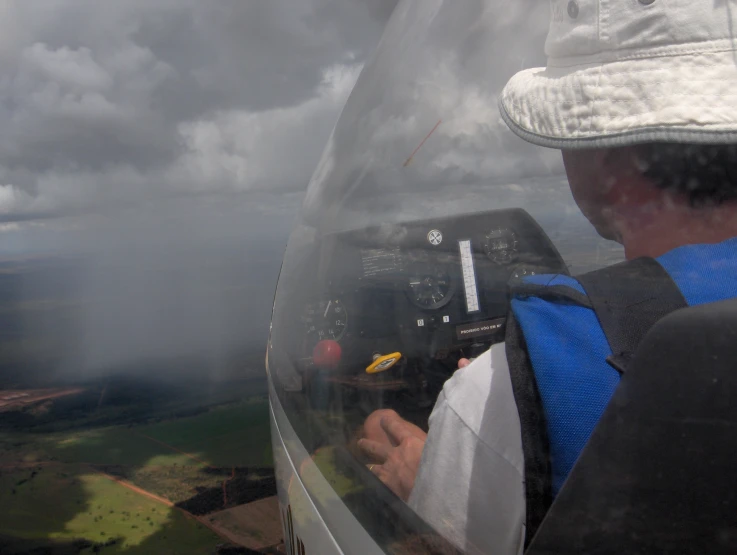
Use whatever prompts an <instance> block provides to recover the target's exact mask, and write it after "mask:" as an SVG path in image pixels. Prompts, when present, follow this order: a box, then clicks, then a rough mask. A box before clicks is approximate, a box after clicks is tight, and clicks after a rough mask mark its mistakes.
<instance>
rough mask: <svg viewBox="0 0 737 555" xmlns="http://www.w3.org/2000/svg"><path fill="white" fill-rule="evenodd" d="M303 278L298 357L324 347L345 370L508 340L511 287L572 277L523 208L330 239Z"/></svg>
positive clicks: (434, 356) (323, 242)
mask: <svg viewBox="0 0 737 555" xmlns="http://www.w3.org/2000/svg"><path fill="white" fill-rule="evenodd" d="M319 251H320V252H318V253H314V255H313V257H312V258H311V260H319V261H320V263H315V264H311V265H310V264H308V265H306V267H305V269H304V273H303V276H302V278H301V283H300V288H301V291H300V292H299V295H298V296H297V297H296V298H299V299H300V300H301V306H299V307H295V308H297V312H298V314H299V317H298V318H296V319H294V321H295V324H296V327H293V328H292V334H291V335H292V336H293V337H294V338H296V339H297V341H296V342H295V349H296V350H297V351H298V352H295V353H293V354H294V355H295V358H300V359H302V360H308V359H309V357H310V356H311V353H312V352H313V349H315V347H316V345H317V344H318V343H320V342H321V341H324V340H331V341H335V342H338V343H339V344H340V346H341V354H342V361H341V371H345V372H360V369H361V368H363V367H365V366H367V365H368V364H370V363H371V361H372V359H375V358H376V356H377V354H386V353H394V352H401V353H402V354H403V356H404V357H405V359H408V358H415V359H423V360H441V359H444V358H446V357H448V356H450V355H452V354H453V353H458V356H469V354H470V353H469V348H470V347H472V346H473V347H478V346H484V348H488V345H490V344H492V343H494V342H498V341H501V340H502V339H503V333H504V322H505V317H506V314H507V310H508V285H509V283H510V281H514V280H517V279H522V278H524V277H527V276H530V275H535V274H537V273H567V268H566V266H565V264H564V262H563V260H562V259H561V257H560V255H559V254H558V252H557V250H556V249H555V247H554V246H553V245H552V243H551V242H550V240H549V239H548V237H547V236H546V235H545V233H544V232H543V230H542V229H541V228H540V226H539V225H538V224H537V223H536V222H535V220H533V219H532V217H530V216H529V214H527V213H526V212H525V211H524V210H521V209H513V210H500V211H494V212H487V213H481V214H472V215H464V216H461V217H456V218H447V219H437V220H427V221H422V222H412V223H407V224H401V225H397V224H392V225H385V226H379V227H374V228H368V229H362V230H357V231H350V232H345V233H340V234H333V235H329V236H326V237H324V238H323V239H322V240H321V242H320V245H319Z"/></svg>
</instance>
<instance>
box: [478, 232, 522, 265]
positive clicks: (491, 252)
mask: <svg viewBox="0 0 737 555" xmlns="http://www.w3.org/2000/svg"><path fill="white" fill-rule="evenodd" d="M517 245H518V241H517V235H516V234H515V233H514V231H512V230H511V229H506V228H497V229H492V230H491V231H490V232H489V233H487V234H486V237H484V250H485V251H486V256H488V257H489V259H490V260H491V261H492V262H495V263H497V264H509V263H510V262H511V261H512V259H513V258H514V255H515V254H516V253H517Z"/></svg>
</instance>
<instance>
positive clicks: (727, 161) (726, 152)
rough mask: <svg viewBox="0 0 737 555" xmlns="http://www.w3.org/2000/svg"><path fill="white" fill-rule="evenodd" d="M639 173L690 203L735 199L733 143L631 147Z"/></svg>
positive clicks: (736, 158) (736, 148) (736, 164)
mask: <svg viewBox="0 0 737 555" xmlns="http://www.w3.org/2000/svg"><path fill="white" fill-rule="evenodd" d="M635 148H636V149H637V157H638V161H639V162H640V163H641V168H642V169H643V174H644V175H645V176H646V177H648V178H650V179H651V180H652V181H653V182H654V183H655V184H656V185H657V186H658V187H661V188H663V189H668V190H672V191H677V192H679V193H682V194H684V195H686V196H687V197H688V199H689V201H690V203H691V205H692V206H695V207H706V206H715V205H719V204H722V203H723V202H726V201H730V200H734V199H737V145H733V144H729V145H704V144H677V143H649V144H642V145H638V146H636V147H635Z"/></svg>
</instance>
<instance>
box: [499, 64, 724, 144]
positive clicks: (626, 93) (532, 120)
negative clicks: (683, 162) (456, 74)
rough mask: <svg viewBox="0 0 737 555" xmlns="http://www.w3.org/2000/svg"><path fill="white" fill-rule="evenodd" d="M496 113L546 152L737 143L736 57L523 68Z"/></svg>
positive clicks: (513, 129)
mask: <svg viewBox="0 0 737 555" xmlns="http://www.w3.org/2000/svg"><path fill="white" fill-rule="evenodd" d="M499 107H500V111H501V115H502V118H503V119H504V121H505V122H506V124H507V125H508V126H509V127H510V128H511V130H512V131H513V132H514V133H516V134H517V135H519V136H520V137H521V138H523V139H524V140H526V141H528V142H531V143H533V144H537V145H540V146H545V147H550V148H560V149H574V148H597V147H615V146H627V145H633V144H638V143H648V142H678V143H703V144H730V143H735V144H737V54H735V52H734V51H733V50H732V49H729V50H724V51H716V52H705V53H704V52H702V53H699V54H689V55H679V56H660V57H651V58H635V59H627V60H619V61H612V62H605V63H592V64H587V65H575V66H569V67H555V66H553V67H551V66H548V67H547V68H535V69H528V70H524V71H521V72H520V73H517V74H516V75H514V77H512V79H511V80H510V81H509V82H508V83H507V85H506V86H505V88H504V90H503V91H502V94H501V96H500V98H499Z"/></svg>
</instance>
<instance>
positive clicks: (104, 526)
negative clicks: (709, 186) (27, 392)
mask: <svg viewBox="0 0 737 555" xmlns="http://www.w3.org/2000/svg"><path fill="white" fill-rule="evenodd" d="M271 467H272V459H271V448H270V442H269V424H268V404H267V402H266V401H265V400H264V399H263V398H259V399H253V400H249V401H245V402H242V403H237V404H231V405H227V406H222V407H214V408H211V409H210V410H208V411H207V412H203V413H201V414H198V415H197V416H192V417H188V418H179V419H174V420H166V421H161V422H156V423H153V424H146V425H137V426H132V425H122V426H111V427H107V428H96V429H88V430H77V431H70V432H64V433H53V434H32V433H26V434H23V433H15V432H13V433H4V434H0V496H1V497H2V498H3V500H4V502H3V503H2V504H0V552H2V553H3V554H5V553H26V552H29V551H31V550H32V549H35V548H40V547H45V548H46V549H50V551H44V552H49V553H54V554H57V553H58V554H62V553H110V554H113V553H126V554H128V553H130V554H138V553H141V554H144V553H145V554H148V553H156V554H167V553H172V554H185V555H186V554H188V553H214V552H215V551H216V547H217V546H218V545H219V544H223V543H227V539H226V538H227V534H226V533H220V535H217V534H216V533H215V531H213V530H212V529H211V528H214V526H213V525H212V524H210V523H209V522H208V521H207V520H205V519H204V518H199V517H198V516H195V515H201V516H202V517H204V515H207V514H209V513H213V512H216V511H222V510H224V509H227V508H231V507H234V506H237V505H239V504H241V503H245V502H249V501H253V500H255V499H262V498H264V497H268V496H269V495H273V493H274V488H275V485H274V479H273V473H272V470H271ZM234 526H235V524H234Z"/></svg>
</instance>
